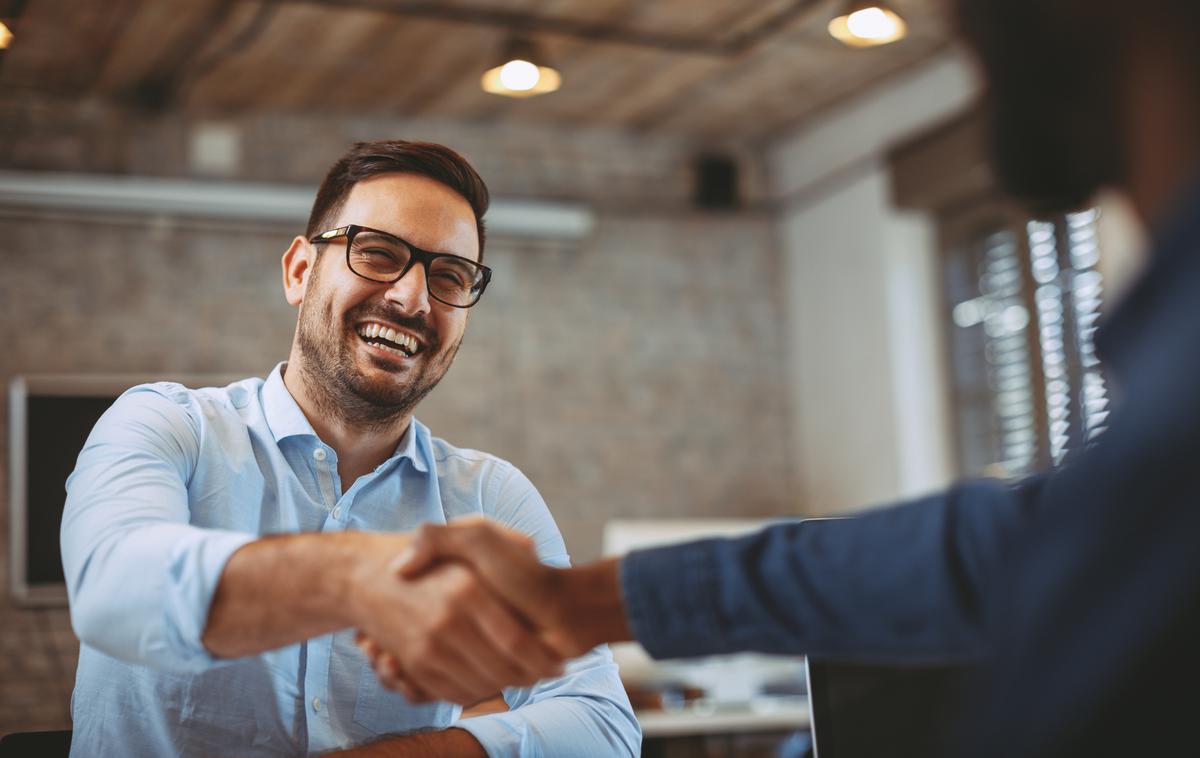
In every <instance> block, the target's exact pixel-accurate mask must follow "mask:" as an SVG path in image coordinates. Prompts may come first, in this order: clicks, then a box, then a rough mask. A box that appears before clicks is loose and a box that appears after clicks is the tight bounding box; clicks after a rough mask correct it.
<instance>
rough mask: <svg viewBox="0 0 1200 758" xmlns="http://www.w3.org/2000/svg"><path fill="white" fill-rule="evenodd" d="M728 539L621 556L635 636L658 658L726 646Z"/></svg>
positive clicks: (706, 652) (708, 652)
mask: <svg viewBox="0 0 1200 758" xmlns="http://www.w3.org/2000/svg"><path fill="white" fill-rule="evenodd" d="M723 542H724V541H723V540H719V539H707V540H700V541H697V542H689V543H686V544H683V545H671V546H667V547H661V548H651V549H647V550H635V551H634V552H632V553H630V554H629V555H627V556H625V558H623V559H622V560H621V565H620V581H621V594H622V597H623V599H624V602H625V616H626V619H627V620H628V622H629V628H630V629H631V630H632V632H633V636H634V638H635V639H637V641H638V642H639V643H641V645H642V647H644V648H646V651H647V652H648V653H650V655H651V656H653V657H655V658H690V657H696V656H701V655H711V654H713V653H717V652H722V648H724V647H726V646H727V645H728V642H729V640H728V634H727V632H726V629H727V625H726V624H725V623H723V621H722V614H721V612H720V606H719V598H720V596H721V582H720V580H721V576H720V561H719V556H718V552H719V550H720V546H721V544H723Z"/></svg>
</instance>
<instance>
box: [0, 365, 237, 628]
mask: <svg viewBox="0 0 1200 758" xmlns="http://www.w3.org/2000/svg"><path fill="white" fill-rule="evenodd" d="M240 378H244V377H236V376H233V377H231V376H224V375H214V376H197V375H191V376H186V377H184V376H170V377H169V376H148V375H124V374H120V375H74V376H73V375H29V376H18V377H15V378H13V379H12V381H11V383H10V384H9V392H8V424H9V430H8V432H9V437H8V481H9V498H8V511H9V526H10V528H9V543H10V544H9V560H10V571H9V576H10V578H11V592H12V596H13V598H14V600H15V601H16V602H17V603H18V604H21V605H66V602H67V590H66V584H65V582H64V579H63V569H62V555H61V553H60V551H59V542H58V531H59V526H60V525H61V524H62V512H63V506H64V504H65V502H66V481H67V477H68V476H69V475H70V473H71V471H73V470H74V469H75V461H76V459H77V458H78V456H79V451H80V450H81V449H82V448H83V443H84V442H85V441H86V440H87V437H88V434H89V433H90V432H91V430H92V427H93V426H95V424H96V421H97V420H98V419H99V418H100V416H101V414H103V413H104V411H105V410H107V409H108V407H109V406H110V405H112V403H113V401H114V400H116V399H117V398H118V397H119V396H120V395H121V393H123V392H124V391H125V390H127V389H129V388H130V387H133V386H134V385H137V384H142V383H145V382H154V381H163V380H171V381H177V382H181V383H183V384H184V385H186V386H188V387H213V386H223V385H225V384H228V383H230V382H232V381H236V380H238V379H240Z"/></svg>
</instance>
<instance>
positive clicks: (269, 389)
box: [262, 361, 433, 473]
mask: <svg viewBox="0 0 1200 758" xmlns="http://www.w3.org/2000/svg"><path fill="white" fill-rule="evenodd" d="M286 367H287V362H286V361H283V362H281V363H280V364H279V365H277V366H276V367H275V368H274V369H273V370H272V371H271V373H270V375H269V376H267V381H266V382H264V383H263V388H262V404H263V416H264V417H265V418H266V420H267V426H269V427H270V428H271V434H272V435H273V436H274V437H275V442H276V443H279V442H282V441H283V440H285V439H287V438H288V437H297V436H309V437H316V436H317V433H316V432H315V431H314V430H313V428H312V424H310V423H308V417H306V416H305V415H304V411H302V410H300V405H299V404H298V403H297V402H296V399H295V398H294V397H292V393H291V392H289V391H288V388H287V385H286V384H284V383H283V372H284V370H285V369H286ZM318 439H319V438H318ZM397 458H408V459H409V460H411V461H412V464H413V468H415V469H416V470H417V471H421V472H425V473H427V472H428V471H429V469H430V465H431V463H432V461H433V444H432V442H431V441H430V434H429V428H428V427H427V426H425V425H424V424H422V423H421V422H420V421H418V420H417V419H416V418H413V420H412V422H411V423H409V425H408V429H407V430H405V432H404V435H403V436H402V437H401V438H400V442H399V444H397V445H396V449H395V451H394V452H393V453H392V457H391V458H389V459H388V461H389V462H390V461H392V460H395V459H397Z"/></svg>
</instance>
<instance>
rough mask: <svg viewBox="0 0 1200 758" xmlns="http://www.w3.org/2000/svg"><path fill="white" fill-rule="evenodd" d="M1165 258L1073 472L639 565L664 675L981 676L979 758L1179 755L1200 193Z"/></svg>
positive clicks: (1191, 665)
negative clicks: (730, 669)
mask: <svg viewBox="0 0 1200 758" xmlns="http://www.w3.org/2000/svg"><path fill="white" fill-rule="evenodd" d="M1154 248H1155V252H1154V255H1153V258H1152V260H1151V262H1150V264H1149V266H1148V268H1147V270H1146V271H1145V273H1144V274H1143V276H1142V278H1141V280H1140V281H1139V282H1138V284H1137V286H1136V287H1135V288H1134V290H1133V291H1132V292H1131V293H1130V294H1129V295H1128V297H1127V298H1126V300H1125V301H1124V302H1123V303H1122V305H1121V307H1120V308H1118V309H1117V311H1115V312H1114V313H1113V314H1112V317H1111V318H1110V319H1108V320H1107V322H1106V323H1105V324H1104V325H1103V326H1102V328H1101V329H1100V333H1099V334H1098V337H1097V340H1098V347H1099V349H1100V351H1101V355H1102V357H1103V358H1104V359H1105V360H1106V361H1107V365H1108V368H1109V370H1110V372H1111V377H1110V378H1111V379H1112V380H1113V382H1114V384H1115V386H1116V392H1117V396H1118V402H1117V404H1116V408H1115V410H1114V413H1113V415H1112V416H1110V418H1109V428H1108V430H1107V431H1106V432H1105V433H1104V434H1103V435H1102V436H1101V437H1100V438H1099V439H1098V440H1097V441H1096V442H1094V443H1093V444H1091V445H1090V446H1089V447H1088V448H1087V449H1086V450H1084V451H1082V452H1081V453H1080V454H1078V455H1077V456H1075V458H1074V459H1073V460H1070V461H1069V462H1067V464H1066V465H1064V466H1063V467H1062V468H1060V469H1058V470H1057V471H1054V472H1052V473H1048V474H1042V475H1039V476H1035V477H1032V478H1029V479H1026V480H1024V481H1021V482H1019V483H1017V484H1015V485H1009V484H1003V483H1000V482H971V483H964V484H960V485H957V486H955V487H953V488H951V489H950V490H948V491H947V492H944V493H942V494H939V495H936V496H933V497H928V498H924V499H921V500H918V501H914V502H909V503H905V504H900V505H896V506H893V507H889V508H885V509H881V510H878V511H875V512H872V513H868V514H865V515H862V516H859V517H856V518H851V519H844V520H835V521H810V522H798V523H793V524H786V525H780V526H774V527H771V528H768V529H766V530H764V531H762V532H760V533H758V534H755V535H751V536H748V537H744V538H741V539H733V540H704V541H700V542H695V543H690V544H686V545H682V546H674V547H666V548H661V549H655V550H646V551H641V552H635V553H632V554H631V555H629V556H628V557H627V558H626V559H625V560H624V561H623V562H622V565H621V585H622V592H623V594H624V599H625V604H626V609H627V614H628V618H629V623H630V626H631V628H632V629H633V632H634V634H635V636H636V637H637V639H638V640H639V641H640V642H641V643H642V644H643V645H644V646H645V647H646V649H647V650H648V651H650V653H651V654H652V655H654V656H656V657H686V656H695V655H705V654H712V653H727V652H732V651H736V650H758V651H766V652H778V653H804V654H809V655H813V656H815V657H824V658H836V659H845V660H857V661H867V662H869V661H878V662H881V663H954V662H982V664H983V665H981V666H980V670H981V671H983V672H986V675H987V678H986V679H984V680H982V681H983V684H982V685H981V686H980V690H979V691H980V693H981V694H982V696H983V697H984V698H985V699H984V708H983V709H982V710H981V712H982V713H983V714H986V715H983V716H977V717H976V718H975V719H974V720H968V719H967V717H966V716H965V715H964V717H963V718H964V721H963V723H969V724H971V725H972V728H971V729H970V734H969V735H968V740H969V741H971V742H972V743H973V744H972V745H971V746H970V747H964V748H963V751H962V752H963V753H964V754H970V755H984V754H987V751H988V750H995V751H998V752H997V754H1004V755H1020V756H1034V755H1092V756H1094V755H1105V754H1114V755H1115V754H1124V755H1136V754H1154V755H1163V754H1166V753H1168V752H1169V750H1168V749H1166V748H1165V747H1164V746H1165V745H1166V744H1169V742H1166V740H1169V739H1175V738H1177V737H1178V736H1180V735H1184V734H1186V732H1187V731H1190V730H1191V729H1192V727H1191V724H1190V721H1189V720H1188V719H1187V718H1186V717H1185V716H1184V715H1183V711H1184V709H1185V708H1186V706H1187V704H1189V703H1190V702H1193V701H1195V700H1196V698H1194V697H1189V696H1187V695H1186V693H1187V692H1188V690H1189V688H1190V687H1192V686H1194V685H1195V684H1196V683H1197V674H1198V673H1200V667H1198V665H1197V663H1198V658H1200V656H1198V655H1197V652H1196V650H1197V646H1198V645H1200V185H1197V186H1195V187H1194V188H1193V190H1192V191H1191V192H1190V193H1188V194H1187V195H1186V196H1184V197H1182V198H1181V201H1180V202H1179V204H1178V206H1177V208H1176V209H1175V211H1174V212H1173V214H1171V215H1170V216H1169V217H1168V220H1167V223H1165V224H1164V225H1162V226H1161V227H1159V229H1158V230H1157V233H1156V235H1155V245H1154ZM1181 693H1182V694H1181ZM1174 744H1177V745H1179V746H1180V748H1179V749H1181V750H1183V751H1185V752H1189V753H1192V752H1195V745H1194V741H1193V742H1192V744H1191V745H1190V748H1191V749H1190V750H1188V749H1187V748H1188V747H1189V743H1188V742H1186V741H1176V742H1175V743H1174Z"/></svg>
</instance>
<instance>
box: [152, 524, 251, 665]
mask: <svg viewBox="0 0 1200 758" xmlns="http://www.w3.org/2000/svg"><path fill="white" fill-rule="evenodd" d="M255 539H256V538H255V537H254V535H251V534H245V533H241V532H229V531H221V530H203V531H201V530H195V531H194V532H193V533H192V534H190V535H189V538H188V539H185V540H183V541H182V542H181V543H180V544H178V545H176V547H175V549H174V550H172V553H171V557H170V563H169V565H168V571H167V585H168V587H167V593H166V599H167V602H166V607H165V608H164V613H165V616H166V618H165V619H164V621H165V622H166V623H165V635H164V636H165V643H166V647H167V648H168V651H169V652H171V653H173V654H174V655H176V656H178V658H179V659H180V662H182V663H185V664H187V665H189V666H196V667H204V666H205V665H213V664H216V663H219V662H221V661H222V660H226V659H221V658H217V657H215V656H214V655H213V654H212V653H210V652H209V651H208V649H207V648H206V647H204V643H203V642H202V637H203V636H204V630H205V628H206V627H207V626H208V612H209V609H210V608H211V607H212V600H213V595H214V594H216V591H217V585H218V584H220V581H221V575H222V573H224V571H225V564H226V563H228V561H229V558H230V556H232V555H233V553H234V552H235V551H237V550H238V549H239V548H241V547H242V546H243V545H245V544H247V543H249V542H253V541H254V540H255Z"/></svg>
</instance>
